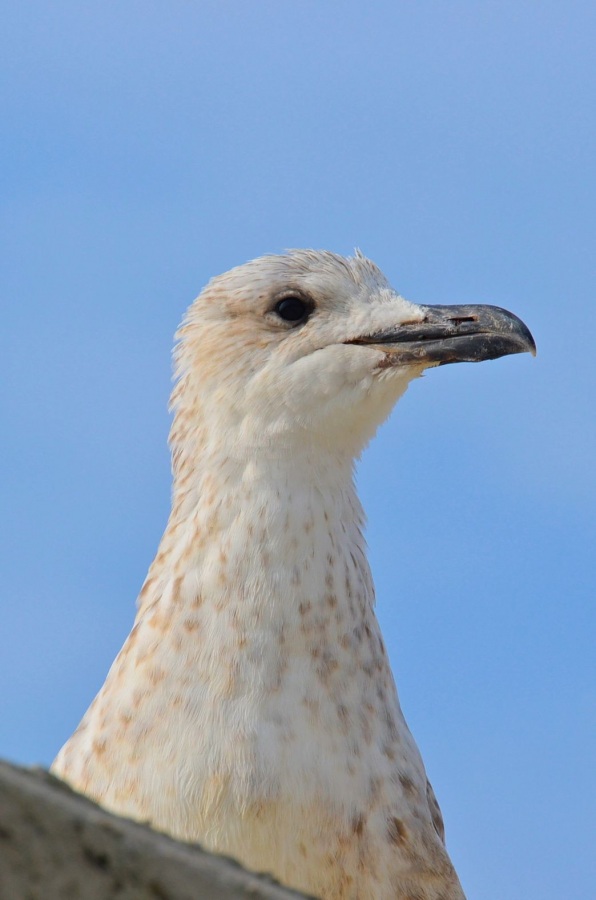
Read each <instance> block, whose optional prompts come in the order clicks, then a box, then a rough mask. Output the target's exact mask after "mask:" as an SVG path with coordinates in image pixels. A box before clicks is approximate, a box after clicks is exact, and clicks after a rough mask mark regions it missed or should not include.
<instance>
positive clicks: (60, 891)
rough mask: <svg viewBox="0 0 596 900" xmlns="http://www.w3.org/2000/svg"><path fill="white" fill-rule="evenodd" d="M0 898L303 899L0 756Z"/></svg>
mask: <svg viewBox="0 0 596 900" xmlns="http://www.w3.org/2000/svg"><path fill="white" fill-rule="evenodd" d="M0 897H1V898H2V900H112V898H116V900H230V898H234V900H236V898H238V900H244V898H246V900H248V898H250V900H298V898H299V897H302V895H301V894H297V893H295V892H294V891H290V890H287V889H286V888H282V887H280V886H279V885H277V884H276V883H275V882H273V880H272V879H270V878H267V877H264V876H259V875H254V874H252V873H250V872H247V871H245V870H244V869H243V868H242V867H241V866H239V865H238V864H237V863H235V862H234V861H233V860H230V859H227V858H226V857H223V856H214V855H212V854H210V853H206V852H205V851H204V850H201V848H200V847H198V846H196V845H190V844H183V843H179V842H178V841H174V840H172V839H170V838H168V837H166V836H165V835H162V834H158V833H157V832H155V831H152V830H151V829H150V828H148V827H146V826H144V825H138V824H137V823H135V822H131V821H129V820H128V819H121V818H119V817H118V816H113V815H111V814H110V813H107V812H105V811H104V810H103V809H101V808H100V807H99V806H96V805H95V804H94V803H92V802H91V801H90V800H87V799H86V798H85V797H81V796H80V795H79V794H75V793H74V792H73V791H71V790H70V789H69V788H68V787H66V785H64V784H62V782H60V781H58V780H57V779H56V778H53V777H52V776H51V775H50V774H49V773H48V772H45V771H44V770H42V769H22V768H18V767H17V766H12V765H9V764H8V763H5V762H1V761H0Z"/></svg>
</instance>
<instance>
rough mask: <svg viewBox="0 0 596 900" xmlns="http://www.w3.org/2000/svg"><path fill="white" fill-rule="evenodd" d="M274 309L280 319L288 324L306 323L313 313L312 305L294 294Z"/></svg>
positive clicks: (281, 301)
mask: <svg viewBox="0 0 596 900" xmlns="http://www.w3.org/2000/svg"><path fill="white" fill-rule="evenodd" d="M274 308H275V312H276V313H277V315H278V316H279V317H280V319H284V320H285V321H286V322H306V320H307V319H308V317H309V315H310V314H311V312H312V305H310V304H309V303H307V302H306V301H305V300H303V299H302V297H297V296H295V295H294V294H292V295H291V296H289V297H284V298H283V300H280V301H279V302H278V303H276V304H275V307H274Z"/></svg>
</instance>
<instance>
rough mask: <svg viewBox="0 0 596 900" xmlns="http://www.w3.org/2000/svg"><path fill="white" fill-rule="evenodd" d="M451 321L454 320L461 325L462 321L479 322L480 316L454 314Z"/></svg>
mask: <svg viewBox="0 0 596 900" xmlns="http://www.w3.org/2000/svg"><path fill="white" fill-rule="evenodd" d="M449 321H450V322H453V324H454V325H461V324H462V322H477V321H478V316H454V317H453V318H452V319H449Z"/></svg>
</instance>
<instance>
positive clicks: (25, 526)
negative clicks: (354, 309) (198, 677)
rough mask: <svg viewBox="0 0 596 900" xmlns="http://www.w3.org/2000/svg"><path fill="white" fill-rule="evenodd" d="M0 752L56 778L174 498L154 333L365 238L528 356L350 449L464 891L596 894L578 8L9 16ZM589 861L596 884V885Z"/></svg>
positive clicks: (595, 321)
mask: <svg viewBox="0 0 596 900" xmlns="http://www.w3.org/2000/svg"><path fill="white" fill-rule="evenodd" d="M3 19H4V22H3V26H2V38H1V41H2V43H3V45H4V46H3V48H2V52H1V53H0V73H1V77H0V84H1V87H0V97H1V103H2V130H3V132H4V136H3V139H2V142H1V145H0V178H1V180H2V188H1V197H2V202H1V207H0V216H1V220H2V221H1V228H2V234H3V240H2V249H1V253H2V260H1V266H0V286H1V296H2V310H3V329H2V335H1V341H2V353H1V354H0V367H1V369H2V372H1V382H0V383H1V385H2V389H1V390H0V429H1V432H2V433H1V441H0V448H1V449H0V452H1V455H2V472H3V478H2V497H1V500H0V528H1V540H0V566H1V572H2V595H1V596H0V603H1V604H2V621H3V628H2V633H1V636H0V641H1V651H0V684H1V685H2V691H1V694H0V708H1V716H0V755H3V756H6V757H9V758H11V759H14V760H17V761H20V762H23V763H35V762H41V763H43V764H45V765H47V764H49V763H50V761H51V760H52V758H53V756H54V755H55V753H56V752H57V750H58V749H59V747H60V745H61V744H62V743H63V741H64V740H65V739H66V738H67V737H68V735H69V734H70V733H71V731H72V730H73V728H74V727H75V726H76V724H77V723H78V721H79V719H80V717H81V715H82V714H83V712H84V710H85V708H86V706H87V705H88V703H89V702H90V700H91V699H92V697H93V695H94V693H95V691H96V690H97V689H98V688H99V686H100V685H101V683H102V680H103V678H104V676H105V673H106V671H107V669H108V667H109V665H110V663H111V661H112V659H113V657H114V655H115V653H116V652H117V650H118V649H119V647H120V645H121V643H122V641H123V639H124V637H125V635H126V633H127V631H128V629H129V627H130V624H131V622H132V618H133V615H134V602H135V598H136V594H137V592H138V590H139V588H140V585H141V583H142V581H143V578H144V575H145V572H146V569H147V567H148V564H149V563H150V561H151V559H152V556H153V553H154V551H155V548H156V546H157V542H158V540H159V537H160V534H161V531H162V529H163V526H164V525H165V521H166V516H167V513H168V509H169V488H170V475H169V456H168V452H167V446H166V437H167V431H168V425H169V418H168V415H167V399H168V394H169V390H170V386H171V383H170V348H171V344H172V338H173V333H174V331H175V328H176V326H177V323H178V321H179V320H180V318H181V315H182V313H183V311H184V309H185V307H186V306H187V305H188V304H189V303H190V302H191V300H192V299H193V298H194V296H195V295H196V294H197V293H198V292H199V290H200V289H201V287H202V286H203V285H204V284H205V282H206V281H207V280H208V279H209V277H211V276H212V275H214V274H217V273H219V272H221V271H224V270H225V269H227V268H229V267H231V266H232V265H236V264H238V263H241V262H243V261H245V260H247V259H249V258H251V257H254V256H258V255H260V254H262V253H265V252H277V251H281V250H283V249H284V248H286V247H302V246H309V247H320V248H328V249H332V250H335V251H338V252H342V253H350V252H351V251H352V249H353V248H354V246H359V247H361V248H362V250H363V251H364V252H365V253H366V254H367V255H369V256H370V257H371V258H372V259H374V260H375V261H376V262H377V263H378V264H379V265H380V266H381V268H382V269H383V270H384V271H385V272H386V274H387V275H388V277H389V278H390V280H391V281H392V283H393V284H394V286H395V287H396V288H397V289H398V290H400V291H401V292H402V293H403V294H404V295H405V296H406V297H408V298H409V299H411V300H415V301H419V302H422V303H467V302H486V303H496V304H498V305H502V306H505V307H508V308H511V309H513V310H514V311H515V312H516V313H518V314H519V315H520V316H522V318H524V320H525V321H526V322H527V323H528V325H529V326H530V327H531V329H532V331H533V332H534V335H535V338H536V341H537V344H538V350H539V354H538V357H537V358H536V359H535V360H533V359H531V357H530V356H523V357H511V358H507V359H503V360H499V361H497V362H493V363H486V364H483V365H480V366H464V365H461V366H450V367H449V366H448V367H445V368H443V369H441V370H436V371H432V372H430V373H429V374H428V375H427V376H426V377H425V378H424V379H422V380H421V381H418V382H416V383H415V384H413V385H412V387H411V388H410V390H409V392H408V394H407V395H406V397H405V398H404V399H403V400H402V401H401V402H400V404H399V406H398V408H397V410H396V411H395V413H394V415H393V416H392V418H391V419H390V421H389V422H388V424H386V425H385V426H384V427H383V429H382V430H381V432H380V433H379V436H378V438H377V440H376V441H375V443H374V444H373V445H372V446H371V447H370V449H369V450H368V451H367V453H366V454H365V456H364V458H363V460H362V463H361V465H360V466H359V470H358V482H359V486H360V491H361V494H362V497H363V500H364V503H365V506H366V509H367V512H368V516H369V527H368V541H369V545H370V555H371V559H372V565H373V571H374V573H375V579H376V584H377V593H378V613H379V618H380V620H381V624H382V627H383V629H384V632H385V635H386V638H387V643H388V647H389V650H390V655H391V658H392V663H393V667H394V671H395V673H396V678H397V683H398V688H399V690H400V694H401V699H402V703H403V706H404V710H405V712H406V715H407V717H408V721H409V723H410V726H411V728H412V730H413V732H414V734H415V736H416V739H417V741H418V743H419V745H420V747H421V750H422V753H423V756H424V759H425V763H426V765H427V768H428V771H429V774H430V776H431V779H432V781H433V783H434V786H435V790H436V793H437V795H438V797H439V800H440V802H441V805H442V808H443V812H444V815H445V819H446V824H447V837H448V845H449V848H450V851H451V854H452V856H453V858H454V861H455V863H456V866H457V868H458V870H459V872H460V875H461V879H462V882H463V884H464V887H465V889H466V891H467V892H468V893H469V896H470V898H472V897H482V898H483V900H503V898H505V897H506V898H508V900H517V898H519V900H522V898H523V900H528V898H540V900H560V898H561V897H587V896H589V895H590V894H591V893H592V891H593V885H594V879H595V877H596V873H595V872H594V870H593V863H592V862H591V857H592V852H591V851H592V836H593V804H594V799H595V797H594V787H595V778H594V770H595V767H594V749H595V747H594V693H595V691H594V677H593V676H594V671H593V668H594V667H593V658H594V613H593V608H594V598H595V596H596V576H595V566H594V559H595V549H594V546H595V537H596V526H595V516H594V508H595V500H596V480H595V475H594V470H595V466H594V460H595V452H596V417H595V415H594V396H595V388H596V383H595V381H596V379H595V377H594V361H593V352H594V351H593V346H594V334H595V332H596V312H595V310H596V304H595V280H596V279H595V275H596V271H595V266H594V250H595V241H596V228H595V216H594V209H595V208H596V197H595V193H596V191H595V184H596V182H595V178H594V159H595V158H596V146H595V145H596V141H595V137H596V105H595V103H594V97H595V96H596V93H595V88H596V68H595V65H594V45H595V41H596V6H594V4H592V3H588V2H586V3H580V2H573V0H572V2H567V3H560V2H556V3H555V2H543V3H531V2H519V0H517V2H507V0H505V2H498V3H497V2H483V3H476V2H450V3H443V2H426V0H421V2H418V3H405V2H371V3H369V4H362V3H354V2H346V0H344V2H342V3H339V2H317V3H315V2H301V3H297V2H275V3H274V2H260V3H252V4H248V3H240V2H225V0H218V2H202V3H196V2H195V3H191V2H179V0H169V2H168V3H165V2H161V3H158V2H147V0H143V2H142V3H141V2H120V3H115V2H103V3H97V2H91V3H85V4H81V3H74V2H60V0H57V2H53V3H51V4H38V3H32V2H27V0H21V2H20V3H18V4H12V5H11V6H10V7H9V8H5V9H4V11H3ZM590 867H592V871H590Z"/></svg>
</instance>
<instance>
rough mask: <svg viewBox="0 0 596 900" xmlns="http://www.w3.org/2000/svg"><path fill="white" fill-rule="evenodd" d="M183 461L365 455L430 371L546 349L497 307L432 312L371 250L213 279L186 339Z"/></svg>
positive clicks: (184, 329) (178, 439)
mask: <svg viewBox="0 0 596 900" xmlns="http://www.w3.org/2000/svg"><path fill="white" fill-rule="evenodd" d="M177 337H178V340H179V343H178V346H177V349H176V375H177V378H178V381H177V385H176V387H175V389H174V392H173V395H172V406H173V408H174V410H175V419H174V425H173V429H172V445H173V450H174V461H175V463H176V459H177V457H178V458H181V457H187V456H188V454H189V453H190V454H191V455H194V453H196V452H198V453H201V452H202V453H205V452H208V450H209V448H211V449H212V450H214V451H215V450H216V447H215V444H216V443H217V444H219V451H220V452H221V451H222V449H223V450H224V452H225V453H227V454H230V455H242V454H251V453H254V452H260V453H267V454H271V455H275V454H284V453H286V452H288V450H289V448H290V447H291V448H292V451H293V452H298V450H299V448H300V447H308V448H310V449H313V448H314V449H317V448H318V449H321V448H338V447H341V448H343V451H344V452H345V453H346V454H349V455H350V456H351V457H354V456H357V455H358V454H359V453H360V452H361V450H362V449H363V447H364V446H365V445H366V444H367V442H368V441H369V440H370V439H371V437H372V436H373V435H374V433H375V430H376V429H377V427H378V426H379V425H380V424H381V422H383V420H384V419H385V418H386V417H387V415H388V414H389V412H390V411H391V409H392V407H393V405H394V404H395V402H396V401H397V400H398V398H399V397H400V396H401V395H402V394H403V392H404V391H405V390H406V388H407V386H408V384H409V382H410V381H411V380H412V379H413V378H416V377H418V376H419V375H421V374H422V372H423V371H424V370H425V369H426V368H429V367H431V366H439V365H444V364H446V363H452V362H465V361H468V362H478V361H481V360H486V359H495V358H497V357H499V356H504V355H507V354H511V353H521V352H525V351H530V352H532V353H534V352H535V345H534V341H533V339H532V336H531V334H530V332H529V331H528V329H527V327H526V326H525V325H524V324H523V322H521V320H520V319H518V318H517V317H516V316H514V315H513V314H512V313H509V312H507V311H506V310H503V309H500V308H498V307H492V306H481V305H470V306H420V305H417V304H415V303H411V302H409V301H408V300H405V299H404V298H403V297H402V296H400V294H399V293H397V292H396V291H395V290H394V289H393V288H392V287H391V285H390V284H389V282H388V281H387V279H386V278H385V276H384V275H383V273H382V272H381V271H380V269H379V268H378V267H377V266H376V265H375V264H374V263H373V262H371V261H370V260H368V259H366V258H365V257H364V256H363V255H362V254H360V253H359V252H356V254H355V256H353V257H350V258H346V257H342V256H339V255H336V254H334V253H330V252H328V251H314V250H296V251H291V252H289V253H287V254H285V255H281V256H265V257H262V258H260V259H256V260H253V261H251V262H248V263H246V264H245V265H242V266H238V267H237V268H234V269H232V270H231V271H229V272H226V273H225V274H223V275H220V276H218V277H216V278H214V279H212V281H210V282H209V284H208V285H207V287H206V288H205V289H204V290H203V291H202V293H201V294H200V295H199V297H198V298H197V299H196V300H195V302H194V303H193V304H192V305H191V307H190V309H189V310H188V312H187V315H186V317H185V320H184V322H183V324H182V326H181V328H180V330H179V332H178V335H177Z"/></svg>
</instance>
